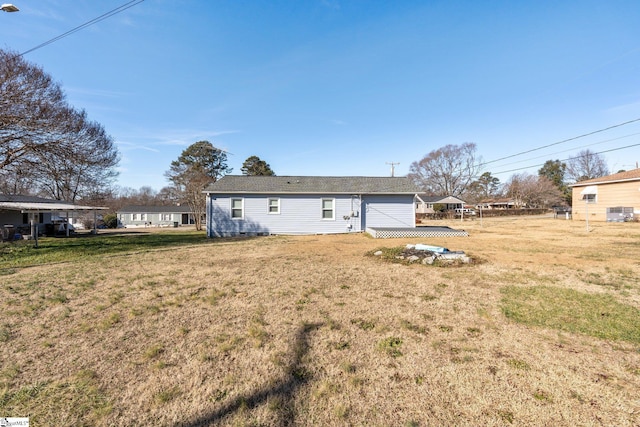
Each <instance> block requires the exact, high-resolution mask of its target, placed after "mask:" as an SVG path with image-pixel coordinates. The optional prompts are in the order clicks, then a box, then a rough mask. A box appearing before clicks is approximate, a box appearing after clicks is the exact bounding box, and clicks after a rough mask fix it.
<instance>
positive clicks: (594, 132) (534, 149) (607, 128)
mask: <svg viewBox="0 0 640 427" xmlns="http://www.w3.org/2000/svg"><path fill="white" fill-rule="evenodd" d="M638 121H640V118H637V119H633V120H629V121H627V122H624V123H618V124H617V125H613V126H609V127H606V128H604V129H598V130H595V131H593V132H589V133H585V134H582V135H578V136H574V137H573V138H568V139H563V140H562V141H558V142H554V143H552V144H547V145H543V146H541V147H537V148H532V149H531V150H527V151H521V152H520V153H516V154H512V155H510V156H505V157H501V158H499V159H495V160H491V161H488V162H483V163H480V164H479V165H478V166H485V165H488V164H490V163H495V162H499V161H500V160H506V159H511V158H513V157H517V156H521V155H523V154H528V153H531V152H533V151H538V150H542V149H543V148H549V147H553V146H554V145H559V144H564V143H565V142H569V141H574V140H576V139H580V138H584V137H586V136H590V135H594V134H596V133H600V132H606V131H608V130H611V129H615V128H617V127H621V126H625V125H628V124H631V123H635V122H638Z"/></svg>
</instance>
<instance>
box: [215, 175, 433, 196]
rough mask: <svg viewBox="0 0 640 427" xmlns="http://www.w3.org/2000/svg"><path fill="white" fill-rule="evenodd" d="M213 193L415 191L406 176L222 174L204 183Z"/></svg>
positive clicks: (383, 192) (372, 192)
mask: <svg viewBox="0 0 640 427" xmlns="http://www.w3.org/2000/svg"><path fill="white" fill-rule="evenodd" d="M204 192H205V193H216V194H417V193H419V192H420V188H418V187H417V186H416V185H415V184H414V183H413V182H412V181H411V180H410V179H409V178H407V177H366V176H244V175H226V176H224V177H222V178H220V179H219V180H218V181H216V182H214V183H213V184H210V185H209V186H207V187H206V188H205V190H204Z"/></svg>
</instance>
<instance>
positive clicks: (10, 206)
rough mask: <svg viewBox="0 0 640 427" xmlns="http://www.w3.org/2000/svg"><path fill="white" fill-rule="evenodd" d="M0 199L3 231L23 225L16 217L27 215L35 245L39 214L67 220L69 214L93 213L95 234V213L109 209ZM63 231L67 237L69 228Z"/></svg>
mask: <svg viewBox="0 0 640 427" xmlns="http://www.w3.org/2000/svg"><path fill="white" fill-rule="evenodd" d="M0 197H1V199H0V213H4V214H5V215H0V217H1V218H2V221H3V223H2V225H3V226H4V229H7V228H10V227H13V228H14V230H15V229H16V228H17V227H18V224H20V225H24V224H25V222H24V221H22V220H21V221H19V222H17V221H16V219H17V218H21V217H19V216H18V215H24V214H27V215H28V225H29V226H30V235H31V236H32V238H33V239H35V240H36V245H37V238H38V233H39V230H38V224H39V223H40V221H39V220H38V218H39V217H40V215H41V214H49V218H51V217H52V216H53V215H54V214H57V215H58V216H61V215H62V214H64V215H65V217H66V218H67V219H68V218H69V213H70V212H93V219H94V221H93V232H94V233H97V228H96V222H97V212H98V211H100V210H108V209H109V208H106V207H96V206H85V205H76V204H74V203H66V202H63V201H59V200H48V199H43V198H39V197H31V196H6V195H2V196H0ZM21 219H22V218H21ZM65 230H66V231H65V234H66V235H67V236H69V227H68V226H66V227H65ZM3 236H4V233H3Z"/></svg>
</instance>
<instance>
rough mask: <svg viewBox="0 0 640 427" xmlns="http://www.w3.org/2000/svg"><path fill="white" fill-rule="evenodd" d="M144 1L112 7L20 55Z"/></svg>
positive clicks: (138, 0)
mask: <svg viewBox="0 0 640 427" xmlns="http://www.w3.org/2000/svg"><path fill="white" fill-rule="evenodd" d="M143 1H144V0H132V1H130V2H128V3H125V4H123V5H122V6H118V7H116V8H115V9H112V10H110V11H109V12H106V13H104V14H102V15H100V16H98V17H97V18H94V19H92V20H90V21H87V22H85V23H84V24H82V25H78V26H77V27H75V28H73V29H71V30H69V31H67V32H66V33H62V34H60V35H59V36H57V37H54V38H52V39H51V40H47V41H46V42H44V43H41V44H39V45H38V46H36V47H33V48H31V49H29V50H26V51H24V52H22V53H21V54H20V55H19V56H23V55H26V54H27V53H30V52H33V51H34V50H37V49H40V48H41V47H45V46H47V45H50V44H51V43H54V42H57V41H58V40H60V39H63V38H65V37H67V36H70V35H71V34H73V33H76V32H78V31H80V30H82V29H84V28H87V27H89V26H91V25H93V24H96V23H98V22H100V21H103V20H105V19H107V18H110V17H112V16H113V15H116V14H118V13H120V12H123V11H125V10H127V9H129V8H131V7H133V6H135V5H137V4H140V3H142V2H143Z"/></svg>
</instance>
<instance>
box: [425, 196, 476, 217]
mask: <svg viewBox="0 0 640 427" xmlns="http://www.w3.org/2000/svg"><path fill="white" fill-rule="evenodd" d="M434 205H443V207H444V209H445V210H448V211H452V210H455V209H462V208H464V207H465V202H464V200H462V199H458V198H457V197H454V196H428V195H426V194H424V193H423V194H418V195H417V196H416V213H427V214H432V213H435V210H434V208H433V206H434Z"/></svg>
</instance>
